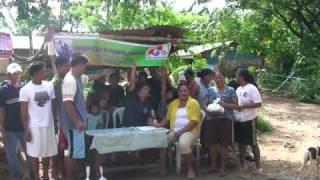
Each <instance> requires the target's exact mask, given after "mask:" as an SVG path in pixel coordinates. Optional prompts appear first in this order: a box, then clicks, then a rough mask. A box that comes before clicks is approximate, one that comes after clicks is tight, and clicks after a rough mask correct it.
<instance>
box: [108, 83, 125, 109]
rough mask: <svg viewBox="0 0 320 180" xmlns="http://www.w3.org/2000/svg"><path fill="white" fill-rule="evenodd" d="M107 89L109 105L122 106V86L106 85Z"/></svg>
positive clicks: (123, 97) (123, 100) (123, 99)
mask: <svg viewBox="0 0 320 180" xmlns="http://www.w3.org/2000/svg"><path fill="white" fill-rule="evenodd" d="M108 90H109V93H110V96H109V101H110V103H111V106H112V107H122V106H124V103H125V95H124V90H123V87H121V86H119V85H118V86H116V87H111V86H108Z"/></svg>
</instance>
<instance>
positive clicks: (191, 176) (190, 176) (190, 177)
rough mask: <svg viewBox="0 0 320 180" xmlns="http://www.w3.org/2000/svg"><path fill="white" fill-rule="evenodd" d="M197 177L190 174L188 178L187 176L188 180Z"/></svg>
mask: <svg viewBox="0 0 320 180" xmlns="http://www.w3.org/2000/svg"><path fill="white" fill-rule="evenodd" d="M195 177H196V175H195V173H192V174H189V173H188V176H187V178H188V179H194V178H195Z"/></svg>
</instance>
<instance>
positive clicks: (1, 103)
mask: <svg viewBox="0 0 320 180" xmlns="http://www.w3.org/2000/svg"><path fill="white" fill-rule="evenodd" d="M21 87H22V85H21V86H19V87H14V86H12V85H11V84H10V83H6V84H4V85H2V87H1V88H0V107H3V108H4V112H5V116H4V129H5V130H6V131H7V132H23V131H24V128H23V125H22V121H21V115H20V102H19V92H20V89H21Z"/></svg>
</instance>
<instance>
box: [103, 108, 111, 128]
mask: <svg viewBox="0 0 320 180" xmlns="http://www.w3.org/2000/svg"><path fill="white" fill-rule="evenodd" d="M103 113H104V114H105V117H104V115H102V116H103V123H104V124H105V127H104V128H105V129H107V128H108V127H109V123H110V113H109V112H108V111H103Z"/></svg>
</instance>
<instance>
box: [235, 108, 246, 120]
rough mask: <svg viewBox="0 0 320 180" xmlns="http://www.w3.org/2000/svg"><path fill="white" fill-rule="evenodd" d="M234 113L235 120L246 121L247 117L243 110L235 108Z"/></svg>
mask: <svg viewBox="0 0 320 180" xmlns="http://www.w3.org/2000/svg"><path fill="white" fill-rule="evenodd" d="M233 115H234V120H235V121H236V122H245V121H246V118H245V117H244V114H243V112H242V111H237V110H234V111H233Z"/></svg>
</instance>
